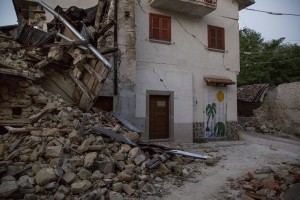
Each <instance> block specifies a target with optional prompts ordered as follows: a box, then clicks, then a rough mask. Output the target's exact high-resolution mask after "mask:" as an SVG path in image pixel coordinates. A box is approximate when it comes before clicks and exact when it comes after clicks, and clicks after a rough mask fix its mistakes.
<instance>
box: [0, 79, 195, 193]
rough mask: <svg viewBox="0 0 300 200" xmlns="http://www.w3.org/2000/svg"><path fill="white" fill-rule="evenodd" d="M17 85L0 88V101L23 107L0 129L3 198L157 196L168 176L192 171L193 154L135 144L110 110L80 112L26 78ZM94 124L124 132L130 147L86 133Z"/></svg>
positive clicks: (132, 135)
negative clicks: (10, 122)
mask: <svg viewBox="0 0 300 200" xmlns="http://www.w3.org/2000/svg"><path fill="white" fill-rule="evenodd" d="M16 84H17V86H18V87H17V88H16V89H17V90H16V91H13V90H12V89H11V90H5V89H4V88H5V87H2V89H1V95H0V96H1V101H2V102H1V106H3V105H7V106H9V105H13V104H14V103H17V102H18V106H21V103H22V104H23V105H24V107H23V108H22V109H21V112H22V113H21V115H22V118H24V120H21V121H19V124H18V125H17V124H14V127H11V126H9V123H8V122H7V123H8V124H7V126H4V128H3V127H2V129H1V135H0V173H1V185H0V197H1V199H5V198H13V199H22V198H24V199H46V198H50V199H51V198H54V199H74V198H75V199H76V198H77V199H101V198H102V199H122V198H123V197H126V196H128V197H141V196H143V195H147V194H148V195H150V194H151V195H152V194H158V193H159V190H161V187H162V186H161V184H162V181H163V180H164V179H165V176H167V175H169V176H173V175H177V176H185V177H189V176H191V174H193V173H194V172H193V170H190V169H187V168H185V167H184V165H185V164H186V163H190V162H193V160H194V159H193V158H189V157H183V156H180V155H174V154H170V153H164V151H163V150H160V149H158V148H157V146H156V145H154V146H153V145H152V146H151V145H150V146H149V145H147V144H145V143H141V144H140V145H139V146H138V145H137V144H138V143H139V139H140V135H139V134H138V133H136V132H133V131H131V130H129V129H128V128H126V126H124V125H122V123H120V122H119V121H118V120H117V119H116V118H114V117H113V116H111V115H110V114H109V113H106V112H100V111H95V112H90V113H83V112H82V111H80V110H79V109H78V108H77V107H76V106H73V105H71V104H69V103H67V102H65V101H64V100H63V99H62V98H60V97H59V96H58V95H53V94H50V93H48V92H46V91H43V90H42V89H41V88H40V87H39V86H38V85H33V84H32V82H31V81H28V80H20V81H17V82H16ZM14 94H17V96H16V97H13V95H14ZM3 110H5V108H3V109H2V111H1V112H2V115H3ZM7 110H9V109H7ZM9 111H11V109H10V110H9ZM4 115H5V113H4ZM8 116H10V117H11V119H14V120H13V121H14V122H16V118H18V116H17V115H13V114H12V113H11V112H8V113H6V115H5V117H6V119H8ZM25 119H27V121H26V120H25ZM97 127H101V128H102V129H105V130H106V131H108V133H109V134H110V133H111V132H113V133H116V134H118V135H123V136H124V138H127V139H128V140H129V141H131V142H130V144H132V145H129V144H126V143H124V142H119V141H118V139H120V138H113V137H106V136H105V135H104V134H98V133H96V132H95V131H94V132H91V130H93V129H97ZM5 130H6V131H5ZM102 131H103V130H102ZM109 131H110V132H109Z"/></svg>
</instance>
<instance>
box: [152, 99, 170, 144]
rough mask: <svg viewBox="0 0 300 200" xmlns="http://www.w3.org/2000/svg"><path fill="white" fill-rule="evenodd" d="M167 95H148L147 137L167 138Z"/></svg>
mask: <svg viewBox="0 0 300 200" xmlns="http://www.w3.org/2000/svg"><path fill="white" fill-rule="evenodd" d="M169 114H170V113H169V96H162V95H150V106H149V139H167V138H169Z"/></svg>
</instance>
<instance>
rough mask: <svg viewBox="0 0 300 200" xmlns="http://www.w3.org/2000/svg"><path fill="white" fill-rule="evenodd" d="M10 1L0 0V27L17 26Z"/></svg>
mask: <svg viewBox="0 0 300 200" xmlns="http://www.w3.org/2000/svg"><path fill="white" fill-rule="evenodd" d="M17 23H18V22H17V16H16V12H15V9H14V6H13V3H12V0H0V26H5V25H13V24H17Z"/></svg>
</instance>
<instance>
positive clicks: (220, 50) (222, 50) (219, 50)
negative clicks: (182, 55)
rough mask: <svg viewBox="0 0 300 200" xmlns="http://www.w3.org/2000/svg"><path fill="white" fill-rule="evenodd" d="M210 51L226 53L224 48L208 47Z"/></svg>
mask: <svg viewBox="0 0 300 200" xmlns="http://www.w3.org/2000/svg"><path fill="white" fill-rule="evenodd" d="M207 50H209V51H215V52H220V53H225V50H224V49H214V48H207Z"/></svg>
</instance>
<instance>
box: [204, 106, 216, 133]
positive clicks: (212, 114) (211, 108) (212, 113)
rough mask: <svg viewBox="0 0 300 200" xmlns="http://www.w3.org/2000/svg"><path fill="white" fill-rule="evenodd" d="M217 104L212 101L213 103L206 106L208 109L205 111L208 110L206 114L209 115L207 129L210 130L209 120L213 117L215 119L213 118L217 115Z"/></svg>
mask: <svg viewBox="0 0 300 200" xmlns="http://www.w3.org/2000/svg"><path fill="white" fill-rule="evenodd" d="M216 107H217V106H216V104H215V103H212V104H208V105H207V106H206V109H205V112H206V115H207V116H208V119H207V122H206V130H207V131H209V125H208V124H209V120H210V118H211V120H213V118H214V117H215V114H216V112H217V110H216Z"/></svg>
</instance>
